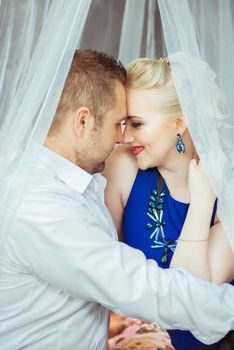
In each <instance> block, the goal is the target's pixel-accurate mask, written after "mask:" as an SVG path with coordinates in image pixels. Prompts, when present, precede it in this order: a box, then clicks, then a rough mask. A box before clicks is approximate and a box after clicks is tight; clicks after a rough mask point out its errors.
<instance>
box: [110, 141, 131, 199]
mask: <svg viewBox="0 0 234 350" xmlns="http://www.w3.org/2000/svg"><path fill="white" fill-rule="evenodd" d="M137 172H138V167H137V163H136V159H135V158H134V157H133V155H132V153H131V149H130V148H129V146H126V145H117V146H116V147H115V149H114V151H113V152H112V153H111V155H110V156H109V158H108V159H107V160H106V165H105V169H104V171H103V176H105V178H106V179H107V187H106V193H107V195H108V193H109V192H111V193H113V192H115V194H116V195H118V194H120V196H121V198H122V199H121V200H122V202H123V206H124V205H125V203H126V201H127V199H128V196H129V193H130V191H131V188H132V185H133V183H134V180H135V177H136V174H137Z"/></svg>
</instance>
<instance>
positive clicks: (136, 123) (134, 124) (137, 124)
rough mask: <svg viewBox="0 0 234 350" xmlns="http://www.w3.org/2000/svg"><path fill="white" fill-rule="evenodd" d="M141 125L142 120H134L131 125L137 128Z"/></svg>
mask: <svg viewBox="0 0 234 350" xmlns="http://www.w3.org/2000/svg"><path fill="white" fill-rule="evenodd" d="M141 125H143V123H141V122H137V121H136V122H134V121H131V122H130V126H131V127H132V128H135V129H138V128H140V127H141Z"/></svg>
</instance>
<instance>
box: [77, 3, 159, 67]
mask: <svg viewBox="0 0 234 350" xmlns="http://www.w3.org/2000/svg"><path fill="white" fill-rule="evenodd" d="M87 47H91V48H92V49H98V50H102V51H105V52H108V53H110V54H112V55H114V56H115V57H118V58H119V59H120V60H121V61H122V62H123V64H125V65H128V64H129V63H130V62H131V61H132V60H134V59H135V58H137V57H143V56H146V57H151V58H155V57H161V56H164V55H165V53H166V48H165V41H164V38H163V33H162V25H161V19H160V15H159V8H158V3H157V0H118V1H116V0H93V2H92V5H91V8H90V11H89V15H88V18H87V21H86V24H85V28H84V32H83V35H82V39H81V48H87Z"/></svg>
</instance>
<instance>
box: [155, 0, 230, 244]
mask: <svg viewBox="0 0 234 350" xmlns="http://www.w3.org/2000/svg"><path fill="white" fill-rule="evenodd" d="M233 5H234V3H233V1H231V0H222V1H219V0H206V1H203V0H196V1H194V0H190V1H188V0H174V1H170V0H159V7H160V13H161V18H162V22H163V29H164V35H165V39H166V46H167V50H168V54H169V58H170V63H171V67H172V73H173V77H174V80H175V84H176V89H177V92H178V95H179V99H180V102H181V105H182V110H183V113H184V115H185V117H186V118H187V122H188V128H189V131H190V134H191V136H192V139H193V142H194V144H195V146H196V148H197V151H198V153H199V156H200V158H201V160H202V162H203V166H204V168H205V171H206V173H207V175H208V177H209V179H210V181H211V183H212V186H213V189H214V190H215V192H216V194H217V195H218V198H219V201H218V215H219V217H220V219H221V222H222V224H223V226H224V228H225V231H226V233H227V235H228V238H229V240H230V242H231V245H232V248H233V250H234V216H233V213H234V201H233V193H234V102H233V96H234V66H233V59H234V32H233V18H234V17H233V15H234V11H233V9H234V6H233ZM201 201H202V198H201Z"/></svg>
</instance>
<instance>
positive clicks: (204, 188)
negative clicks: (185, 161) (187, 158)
mask: <svg viewBox="0 0 234 350" xmlns="http://www.w3.org/2000/svg"><path fill="white" fill-rule="evenodd" d="M188 184H189V190H190V196H191V202H194V201H198V202H200V203H201V204H202V203H206V204H208V203H211V204H213V203H214V201H215V198H216V195H215V193H214V191H213V190H212V188H211V185H210V182H209V180H208V178H207V176H206V174H205V172H204V170H203V167H202V165H201V161H198V162H197V161H196V160H195V159H192V160H191V162H190V164H189V173H188Z"/></svg>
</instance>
